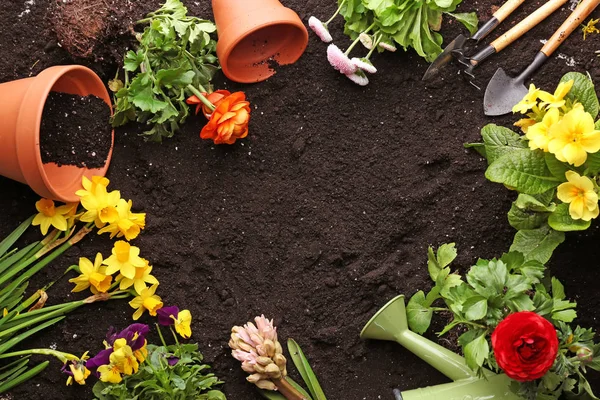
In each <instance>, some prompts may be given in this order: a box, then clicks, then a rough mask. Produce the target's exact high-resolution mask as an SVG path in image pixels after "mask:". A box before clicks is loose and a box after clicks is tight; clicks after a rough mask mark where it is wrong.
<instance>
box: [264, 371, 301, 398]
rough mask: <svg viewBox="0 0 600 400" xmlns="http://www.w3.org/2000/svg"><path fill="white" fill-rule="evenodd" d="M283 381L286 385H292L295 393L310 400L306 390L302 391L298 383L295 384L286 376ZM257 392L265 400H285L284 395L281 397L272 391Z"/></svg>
mask: <svg viewBox="0 0 600 400" xmlns="http://www.w3.org/2000/svg"><path fill="white" fill-rule="evenodd" d="M285 380H286V381H288V383H289V384H290V385H292V386H293V387H294V389H296V390H297V391H299V392H300V393H301V394H302V396H304V397H306V399H307V400H312V399H311V397H310V395H309V394H308V393H307V392H306V390H304V388H303V387H302V386H300V385H298V383H296V382H295V381H294V380H293V379H292V378H290V377H289V376H286V377H285ZM258 392H259V393H260V395H261V396H262V397H264V398H265V399H269V400H287V399H286V398H285V396H284V395H282V394H281V393H279V392H275V391H273V390H265V389H258Z"/></svg>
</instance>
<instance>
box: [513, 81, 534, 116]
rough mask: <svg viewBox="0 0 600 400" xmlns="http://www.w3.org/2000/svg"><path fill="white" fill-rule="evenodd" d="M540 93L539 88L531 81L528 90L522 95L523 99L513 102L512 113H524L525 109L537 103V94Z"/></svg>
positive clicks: (529, 108)
mask: <svg viewBox="0 0 600 400" xmlns="http://www.w3.org/2000/svg"><path fill="white" fill-rule="evenodd" d="M539 93H540V89H538V88H536V87H535V85H534V84H533V83H532V84H531V85H529V92H528V93H527V94H526V95H525V97H523V100H521V101H520V102H518V103H517V104H515V106H514V107H513V109H512V112H513V113H521V114H525V113H527V111H529V110H531V109H532V108H533V107H534V106H536V105H537V99H538V94H539Z"/></svg>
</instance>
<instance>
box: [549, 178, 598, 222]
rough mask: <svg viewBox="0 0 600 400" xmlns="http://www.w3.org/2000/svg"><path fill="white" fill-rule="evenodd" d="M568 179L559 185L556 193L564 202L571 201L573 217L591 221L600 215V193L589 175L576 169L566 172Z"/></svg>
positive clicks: (570, 212) (570, 211) (570, 207)
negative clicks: (581, 173)
mask: <svg viewBox="0 0 600 400" xmlns="http://www.w3.org/2000/svg"><path fill="white" fill-rule="evenodd" d="M565 176H566V177H567V181H568V182H565V183H561V184H560V185H558V191H557V193H556V195H557V197H558V199H559V200H560V201H562V202H563V203H569V214H570V215H571V218H573V219H582V220H584V221H589V220H591V219H592V218H596V217H597V216H598V194H597V193H596V191H595V190H594V183H593V182H592V180H591V179H590V178H588V177H587V176H581V175H579V174H578V173H577V172H575V171H567V172H566V173H565Z"/></svg>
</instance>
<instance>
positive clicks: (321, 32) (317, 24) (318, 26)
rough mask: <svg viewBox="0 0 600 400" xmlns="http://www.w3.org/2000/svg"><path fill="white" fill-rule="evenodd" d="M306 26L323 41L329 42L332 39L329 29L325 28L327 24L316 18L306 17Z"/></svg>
mask: <svg viewBox="0 0 600 400" xmlns="http://www.w3.org/2000/svg"><path fill="white" fill-rule="evenodd" d="M308 26H309V27H310V29H312V30H313V32H314V33H316V35H317V36H318V37H319V39H321V40H322V41H323V42H325V43H329V42H331V41H332V40H333V38H332V37H331V34H330V33H329V30H328V29H327V24H325V23H323V22H321V21H320V20H319V19H318V18H316V17H310V18H309V19H308Z"/></svg>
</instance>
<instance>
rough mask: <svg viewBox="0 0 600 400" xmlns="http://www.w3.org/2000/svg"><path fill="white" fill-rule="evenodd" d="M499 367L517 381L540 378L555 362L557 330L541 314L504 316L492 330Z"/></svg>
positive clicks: (518, 313)
mask: <svg viewBox="0 0 600 400" xmlns="http://www.w3.org/2000/svg"><path fill="white" fill-rule="evenodd" d="M492 348H493V349H494V355H495V356H496V361H497V362H498V366H499V367H500V368H502V370H504V372H505V373H506V375H507V376H508V377H509V378H512V379H514V380H517V381H519V382H527V381H533V380H535V379H539V378H541V377H542V376H544V375H545V374H546V372H548V370H549V369H550V368H551V367H552V364H554V360H555V359H556V354H557V353H558V336H557V335H556V329H554V326H553V325H552V324H551V323H550V322H548V321H547V320H546V319H544V318H543V317H541V316H539V315H538V314H536V313H534V312H531V311H521V312H517V313H514V314H511V315H509V316H508V317H506V318H504V319H503V320H502V321H501V322H500V323H499V324H498V326H497V327H496V329H495V330H494V332H493V333H492Z"/></svg>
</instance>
